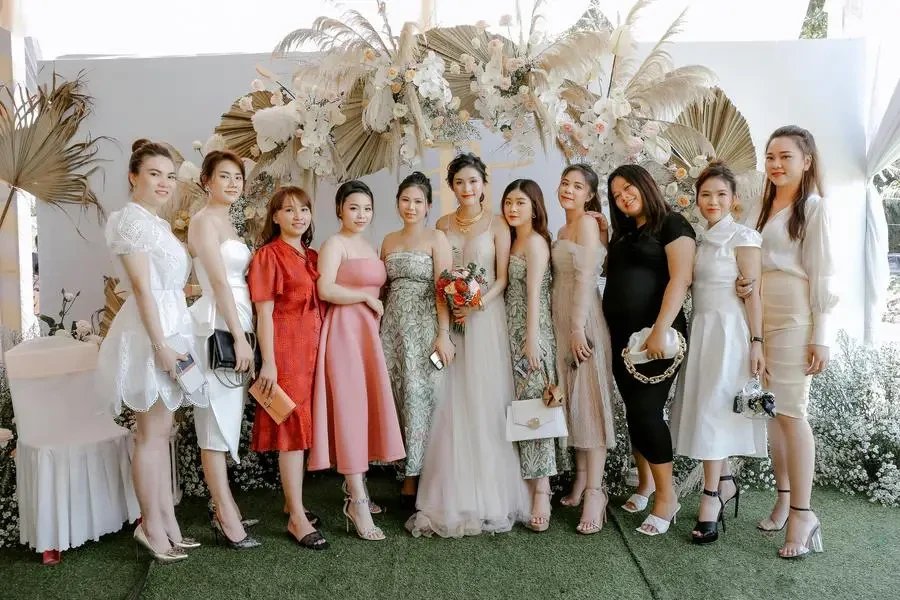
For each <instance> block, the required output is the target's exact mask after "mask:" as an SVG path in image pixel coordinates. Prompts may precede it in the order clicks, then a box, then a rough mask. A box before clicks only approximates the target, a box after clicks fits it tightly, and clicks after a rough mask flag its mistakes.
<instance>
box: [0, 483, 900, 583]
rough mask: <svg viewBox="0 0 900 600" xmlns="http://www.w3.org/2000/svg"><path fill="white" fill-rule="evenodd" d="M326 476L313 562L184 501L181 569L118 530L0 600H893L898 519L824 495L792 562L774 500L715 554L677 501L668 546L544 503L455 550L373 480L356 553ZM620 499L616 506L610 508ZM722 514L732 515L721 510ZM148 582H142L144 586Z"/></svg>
mask: <svg viewBox="0 0 900 600" xmlns="http://www.w3.org/2000/svg"><path fill="white" fill-rule="evenodd" d="M339 481H340V480H339V479H338V478H336V477H333V476H325V477H322V476H317V477H315V478H312V480H311V481H309V482H308V485H307V489H306V495H307V504H308V507H309V508H311V509H313V510H314V511H315V512H317V513H318V514H320V516H321V517H322V519H323V521H324V528H323V533H324V534H325V536H326V537H327V538H328V540H329V541H330V543H331V549H329V550H327V551H323V552H312V551H309V550H305V549H303V548H300V547H299V546H297V545H296V544H295V543H294V542H293V541H292V540H291V539H289V538H288V537H287V536H286V534H285V532H284V526H285V522H286V518H285V517H284V516H283V515H282V514H281V506H282V499H281V497H280V495H279V494H278V493H277V492H254V493H247V494H241V495H239V497H238V501H239V503H240V504H241V506H242V507H243V510H244V512H245V513H246V515H247V516H256V517H259V518H261V519H262V523H261V524H260V525H258V526H257V527H255V528H254V529H253V530H252V532H253V534H254V535H255V536H257V537H258V538H259V539H260V541H262V542H263V544H264V546H263V547H262V548H259V549H256V550H251V551H246V552H237V551H232V550H229V549H226V548H224V547H219V548H217V547H215V546H214V544H213V537H212V532H211V531H210V529H209V527H208V523H207V522H206V508H205V506H206V504H205V501H203V500H199V499H194V498H188V499H185V500H184V501H183V502H182V505H181V506H180V507H179V509H178V512H179V518H180V521H181V523H182V527H183V530H184V533H185V535H191V536H195V537H197V538H199V539H200V541H201V542H203V543H204V546H203V547H202V548H199V549H197V550H195V551H193V552H192V553H191V557H190V559H188V560H186V561H184V562H182V563H178V564H174V565H167V566H161V565H157V564H152V565H150V568H149V572H148V571H147V566H148V564H150V563H148V559H147V558H146V557H145V556H144V555H143V554H142V555H141V558H140V559H139V560H136V559H135V551H134V544H133V542H132V540H131V536H130V532H131V528H130V527H129V528H128V529H127V530H126V531H123V532H121V533H118V534H114V535H110V536H106V537H105V538H104V539H103V540H102V541H101V542H100V543H95V542H92V543H89V544H87V545H85V546H84V547H82V548H79V549H76V550H72V551H69V552H65V553H63V560H62V563H61V564H60V565H58V566H55V567H43V566H42V565H41V564H40V561H39V558H38V555H37V554H35V553H30V552H26V551H24V550H16V551H2V552H0V598H3V599H5V598H15V599H17V600H31V599H38V598H40V599H42V600H44V599H45V600H55V599H63V598H65V599H69V598H77V599H82V598H85V599H87V598H90V599H95V598H96V599H107V598H109V599H121V598H126V597H128V596H129V594H130V593H132V592H140V595H139V596H134V597H140V598H142V599H146V600H157V599H158V600H163V599H165V600H173V599H176V600H177V599H182V598H198V599H205V598H210V599H215V600H230V599H232V598H234V599H248V600H256V599H269V598H272V599H278V600H287V599H293V598H298V599H299V598H302V599H318V598H323V599H324V598H359V599H360V600H369V599H381V598H387V599H391V600H417V599H420V598H422V599H430V600H442V599H445V598H446V599H450V598H454V599H455V598H485V599H488V598H489V599H492V600H494V599H506V598H509V599H514V600H524V599H530V598H563V599H566V600H582V599H584V600H587V599H590V600H594V599H601V598H614V599H616V600H631V599H644V598H655V599H685V600H693V599H698V600H699V599H701V598H702V599H704V600H705V599H718V598H725V599H744V598H746V599H750V598H753V599H756V598H774V599H781V598H785V599H788V598H791V599H795V598H814V599H815V600H832V599H835V600H837V599H845V598H846V599H850V598H852V599H854V600H858V599H868V598H895V597H898V596H900V573H898V566H900V545H898V544H897V543H896V540H897V539H898V535H900V511H898V510H895V509H886V508H882V507H878V506H875V505H872V504H870V503H868V502H866V501H865V500H863V499H860V498H852V497H847V496H844V495H841V494H839V493H837V492H835V491H832V490H816V492H815V496H814V500H815V508H816V509H817V510H818V514H819V516H820V517H821V519H822V521H823V523H824V525H823V533H824V538H825V540H824V542H825V553H823V554H817V555H814V556H811V557H809V558H807V559H804V560H801V561H785V560H781V559H779V558H777V557H776V551H777V549H778V547H779V545H780V543H781V540H782V535H781V534H777V535H766V534H762V533H760V532H758V531H756V528H755V524H756V520H757V519H758V518H760V517H762V516H763V515H765V514H766V511H767V510H769V509H770V508H771V503H772V499H773V494H771V493H765V492H752V493H748V492H744V493H743V494H742V497H741V512H740V516H739V517H738V518H737V519H734V518H732V517H733V513H731V514H730V515H729V518H728V524H729V527H728V532H727V533H725V534H723V535H722V537H721V538H720V540H719V542H717V543H715V544H712V545H710V546H706V547H697V546H693V545H692V544H691V543H690V541H689V539H688V536H689V535H690V530H691V528H692V526H693V522H694V519H695V517H696V506H697V497H696V496H691V497H689V498H687V499H686V500H684V501H683V504H684V508H683V509H682V512H681V513H680V516H681V520H679V521H678V523H677V524H676V525H674V526H673V527H672V529H671V530H670V532H669V534H667V535H665V536H661V537H656V538H649V537H646V536H643V535H640V534H638V533H636V532H634V528H635V527H637V526H638V525H639V524H640V521H641V519H642V516H641V515H630V514H628V513H625V512H623V511H621V510H620V509H618V504H620V503H621V499H615V498H614V499H613V502H612V503H611V505H612V506H613V507H615V508H613V510H612V512H611V517H610V521H609V522H608V523H607V525H606V526H605V527H604V529H603V531H602V532H600V533H599V534H597V535H593V536H581V535H578V534H576V533H575V532H574V528H575V525H576V524H577V522H578V516H579V511H578V510H577V509H566V508H562V507H559V506H557V505H554V513H553V519H552V523H551V528H550V530H549V531H548V532H546V533H543V534H535V533H533V532H531V531H528V530H526V529H524V528H522V527H517V528H516V529H515V530H513V531H512V532H510V533H507V534H499V535H482V536H478V537H473V538H465V539H459V540H444V539H440V538H431V539H428V538H419V539H415V538H412V537H411V536H409V535H408V534H407V533H406V532H405V531H404V530H403V522H404V520H405V518H406V516H408V512H406V511H403V510H402V509H400V508H399V506H398V504H397V495H396V494H397V488H396V484H395V483H394V482H393V481H392V480H390V479H389V478H386V477H379V478H375V477H373V478H372V479H370V481H369V487H370V490H371V492H372V494H373V497H374V498H375V500H377V501H383V502H384V503H385V504H386V506H387V509H388V511H387V513H386V514H385V515H381V516H376V517H375V522H376V523H377V524H378V525H380V526H381V527H382V528H383V529H384V530H385V533H386V534H387V535H388V539H387V540H386V541H383V542H366V541H363V540H360V539H358V538H356V537H355V535H354V534H353V533H352V526H351V533H350V534H348V533H346V532H345V530H344V519H343V516H342V515H341V512H340V508H341V505H340V501H341V493H340V483H339ZM617 500H618V501H617ZM732 506H733V504H732ZM145 575H146V580H145V581H142V577H143V576H145Z"/></svg>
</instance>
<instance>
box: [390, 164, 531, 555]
mask: <svg viewBox="0 0 900 600" xmlns="http://www.w3.org/2000/svg"><path fill="white" fill-rule="evenodd" d="M486 173H487V169H486V168H485V165H484V163H483V162H482V161H481V159H480V158H478V157H477V156H475V155H473V154H461V155H459V156H457V157H456V158H455V159H454V160H453V161H452V162H451V163H450V166H449V168H448V172H447V182H448V184H449V185H450V187H451V188H453V192H454V194H455V195H456V199H457V201H458V202H459V208H458V209H457V211H456V212H455V213H454V214H452V215H446V216H444V217H441V218H440V219H439V220H438V222H437V228H438V229H440V230H442V231H444V232H445V233H446V234H447V238H448V239H449V241H450V245H451V248H452V252H453V266H454V267H460V266H465V265H467V264H468V263H469V262H474V263H476V264H477V265H478V266H480V267H483V268H484V269H485V270H486V272H487V273H486V277H487V289H486V290H483V296H482V302H481V305H480V307H479V308H478V309H463V310H458V311H456V313H455V319H456V321H457V322H459V323H464V325H465V333H463V334H460V333H457V332H454V333H453V334H452V335H451V339H452V340H453V343H454V344H455V346H456V358H455V359H454V360H453V362H452V363H450V365H449V366H447V367H446V369H447V372H446V373H445V374H444V381H443V385H442V386H441V389H440V392H439V394H438V400H437V407H436V408H435V413H434V424H433V425H432V428H431V437H430V439H429V441H428V448H427V449H426V451H425V462H424V464H423V467H422V474H421V477H420V480H419V492H418V497H417V500H416V508H417V509H418V512H417V513H416V514H415V515H413V516H412V517H410V519H409V521H407V523H406V527H407V529H409V530H410V531H411V532H412V534H413V535H414V536H418V535H432V534H434V533H436V534H438V535H440V536H441V537H462V536H464V535H478V534H480V533H481V532H501V531H509V530H510V529H512V526H513V524H514V523H515V522H516V521H525V520H526V519H528V517H529V509H530V505H531V502H530V497H529V494H528V489H527V488H526V486H525V482H524V481H523V480H522V478H521V475H520V472H519V456H518V454H517V453H516V448H515V446H514V445H513V444H512V443H511V442H508V441H506V408H507V406H509V404H510V403H511V402H512V401H513V399H514V398H515V385H514V383H513V374H512V361H511V359H510V355H509V335H508V333H507V328H506V309H505V307H504V303H503V291H504V290H505V288H506V282H507V267H508V265H509V249H510V234H509V227H508V226H507V225H506V222H505V221H504V220H503V218H502V217H497V218H494V217H493V215H492V212H491V207H490V206H484V204H483V201H484V194H483V190H484V184H485V183H486V182H487V176H486Z"/></svg>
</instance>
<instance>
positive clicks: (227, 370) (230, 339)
mask: <svg viewBox="0 0 900 600" xmlns="http://www.w3.org/2000/svg"><path fill="white" fill-rule="evenodd" d="M244 335H246V336H247V341H248V342H250V347H251V348H253V367H254V371H255V372H256V373H259V371H260V369H262V351H260V349H259V344H257V343H256V334H255V333H250V332H247V333H245V334H244ZM207 343H208V344H209V368H210V370H212V372H213V373H214V374H215V376H216V379H218V380H219V383H221V384H222V385H224V386H225V387H229V388H239V387H242V386H243V385H244V384H246V383H247V381H248V380H249V377H250V373H238V372H237V371H235V370H234V368H235V366H236V365H237V356H236V355H235V351H234V336H232V335H231V332H230V331H227V330H225V329H215V330H213V334H212V335H211V336H209V341H208V342H207ZM223 378H224V379H223Z"/></svg>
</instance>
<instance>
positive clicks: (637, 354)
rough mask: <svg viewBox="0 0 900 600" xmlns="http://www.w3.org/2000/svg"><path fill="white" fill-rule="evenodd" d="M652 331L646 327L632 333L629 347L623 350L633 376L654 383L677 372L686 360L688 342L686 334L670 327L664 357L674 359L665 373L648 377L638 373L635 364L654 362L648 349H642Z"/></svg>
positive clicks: (642, 381) (628, 368)
mask: <svg viewBox="0 0 900 600" xmlns="http://www.w3.org/2000/svg"><path fill="white" fill-rule="evenodd" d="M650 332H651V328H650V327H644V328H643V329H641V330H640V331H636V332H635V333H632V334H631V337H629V338H628V347H627V348H625V349H624V350H622V359H623V360H624V362H625V368H626V369H627V370H628V372H629V373H631V376H632V377H634V378H635V379H637V380H638V381H640V382H641V383H649V384H654V383H659V382H660V381H664V380H666V379H668V378H669V377H671V376H672V375H674V374H675V371H676V369H678V367H679V365H681V362H682V361H683V360H684V355H685V353H686V352H687V342H685V341H684V336H683V335H681V333H680V332H679V331H677V330H675V329H674V328H672V327H669V329H668V330H666V337H665V345H664V356H663V359H668V360H673V359H674V360H673V362H672V364H671V365H670V366H669V368H668V369H666V371H665V372H664V373H662V374H660V375H656V376H654V377H647V376H646V375H644V374H642V373H638V372H637V370H636V369H635V368H634V365H642V364H644V363H648V362H652V361H651V360H650V359H649V358H647V351H646V350H641V348H642V347H643V346H644V344H645V343H646V342H647V338H648V337H650Z"/></svg>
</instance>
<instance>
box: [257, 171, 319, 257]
mask: <svg viewBox="0 0 900 600" xmlns="http://www.w3.org/2000/svg"><path fill="white" fill-rule="evenodd" d="M289 202H298V203H299V204H300V206H305V207H307V208H309V212H310V213H312V210H313V207H312V200H310V198H309V194H307V193H306V192H305V191H303V189H301V188H298V187H296V186H293V185H288V186H285V187H282V188H278V191H276V192H275V193H274V194H272V197H271V198H270V199H269V208H268V210H267V211H266V223H265V225H263V229H262V233H260V236H259V239H260V242H261V243H260V244H259V245H260V246H265V245H266V244H270V243H272V242H274V241H275V240H276V239H278V237H279V236H281V226H280V225H278V223H276V222H275V213H277V212H278V211H279V210H281V209H282V208H284V207H285V205H286V204H288V203H289ZM313 233H315V223H313V222H312V220H311V219H310V222H309V229H307V230H306V231H304V232H303V236H301V238H300V243H301V244H303V247H304V248H309V245H310V244H311V243H312V240H313Z"/></svg>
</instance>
